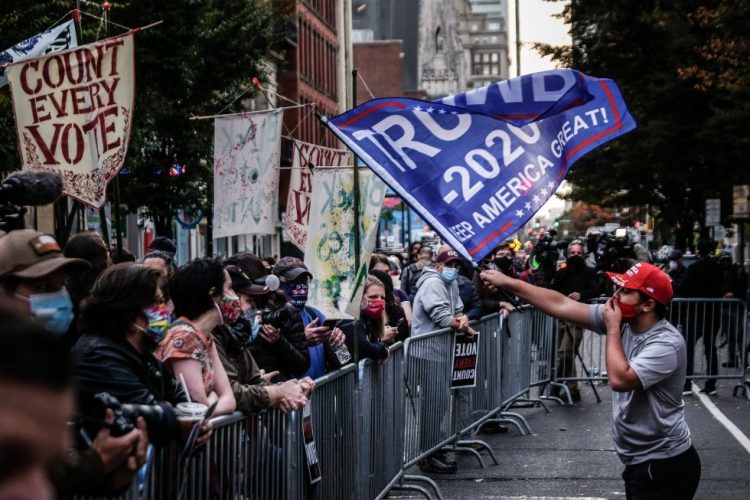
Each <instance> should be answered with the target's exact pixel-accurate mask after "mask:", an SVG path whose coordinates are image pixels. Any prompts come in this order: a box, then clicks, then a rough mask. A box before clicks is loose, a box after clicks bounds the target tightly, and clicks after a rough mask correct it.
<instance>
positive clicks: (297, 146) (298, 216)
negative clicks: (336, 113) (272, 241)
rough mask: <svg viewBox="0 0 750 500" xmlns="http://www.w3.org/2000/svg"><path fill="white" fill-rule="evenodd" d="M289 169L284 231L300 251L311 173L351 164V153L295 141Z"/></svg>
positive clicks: (305, 228)
mask: <svg viewBox="0 0 750 500" xmlns="http://www.w3.org/2000/svg"><path fill="white" fill-rule="evenodd" d="M292 154H293V156H292V170H291V172H290V176H289V197H288V198H287V202H286V212H285V216H284V229H286V232H287V235H288V236H289V240H290V241H291V242H292V243H294V245H296V246H297V248H299V249H300V250H302V251H304V250H305V245H306V244H307V223H308V222H309V220H310V203H311V198H310V194H311V192H312V177H313V175H314V170H313V169H312V168H310V165H312V166H314V167H315V168H316V169H318V168H325V167H340V166H344V165H351V164H352V154H351V153H350V152H348V151H345V150H343V149H331V148H324V147H323V146H318V145H316V144H310V143H307V142H302V141H297V140H295V141H294V149H293V153H292Z"/></svg>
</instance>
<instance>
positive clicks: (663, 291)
mask: <svg viewBox="0 0 750 500" xmlns="http://www.w3.org/2000/svg"><path fill="white" fill-rule="evenodd" d="M691 267H692V266H691ZM607 277H608V278H609V279H610V280H611V281H612V282H613V283H614V285H615V286H616V287H618V288H617V289H616V291H615V293H614V295H613V297H612V298H611V299H609V300H608V301H607V303H606V304H597V305H586V304H582V303H581V302H579V301H577V300H573V299H571V298H569V297H566V296H565V295H563V294H561V293H559V292H556V291H554V290H547V289H544V288H540V287H535V286H533V285H530V284H528V283H524V282H523V281H521V280H513V279H509V278H508V277H507V276H504V275H503V274H501V273H498V272H497V271H491V270H489V271H484V272H482V279H483V280H484V281H486V282H487V284H491V285H493V286H496V287H502V288H504V289H506V290H507V291H508V292H510V293H513V294H515V295H518V296H519V297H520V298H521V299H523V300H524V301H525V302H528V303H529V304H531V305H533V306H534V307H537V308H538V309H540V310H541V311H543V312H544V313H546V314H548V315H550V316H554V317H556V318H559V319H561V320H565V321H569V322H573V323H578V324H582V325H585V326H586V327H587V328H589V329H591V330H593V331H595V332H597V333H600V334H604V335H606V337H607V339H606V340H607V342H606V368H607V376H608V383H609V386H610V388H611V389H612V436H613V440H614V444H615V451H616V452H617V454H618V456H619V457H620V460H621V461H622V462H623V463H624V464H625V471H624V472H623V474H622V477H623V479H624V480H625V495H626V496H627V498H693V495H694V494H695V491H696V490H697V488H698V483H699V481H700V475H701V463H700V458H699V456H698V453H697V452H696V450H695V448H693V446H692V443H691V437H690V430H689V429H688V426H687V423H686V422H685V415H684V402H683V399H682V394H681V392H682V388H683V384H684V382H685V372H686V366H687V359H688V354H687V347H686V345H685V340H684V339H683V338H682V335H681V334H680V332H679V331H678V330H677V328H675V327H674V326H673V325H672V324H670V323H669V322H668V321H667V320H666V319H664V316H665V314H666V310H667V306H668V305H669V302H670V301H671V300H672V295H673V291H672V284H671V282H670V279H669V276H667V274H666V273H664V272H662V271H660V270H659V269H657V268H656V267H654V266H652V265H651V264H647V263H638V264H636V265H634V266H632V267H631V268H630V269H628V270H627V271H626V272H625V273H624V274H615V273H607Z"/></svg>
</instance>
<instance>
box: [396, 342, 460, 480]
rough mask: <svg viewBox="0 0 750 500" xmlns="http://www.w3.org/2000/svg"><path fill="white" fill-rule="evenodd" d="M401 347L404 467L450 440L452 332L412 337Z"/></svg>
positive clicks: (451, 435) (451, 436)
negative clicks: (404, 373) (404, 350)
mask: <svg viewBox="0 0 750 500" xmlns="http://www.w3.org/2000/svg"><path fill="white" fill-rule="evenodd" d="M405 348H406V357H405V361H406V368H405V371H406V376H405V378H404V381H405V384H406V387H405V390H406V426H405V458H404V468H408V467H411V466H412V465H414V464H416V463H417V462H419V461H420V460H422V459H424V458H426V457H428V456H430V455H431V454H432V453H433V452H434V451H436V450H438V449H440V448H441V447H442V446H444V445H445V444H447V443H449V442H450V441H451V440H452V439H453V437H454V436H453V434H452V429H451V406H452V405H451V390H450V377H451V368H452V366H451V362H452V360H453V357H452V352H451V349H452V348H453V329H445V330H439V331H437V332H432V333H428V334H425V335H420V336H419V337H412V338H410V339H407V341H406V346H405Z"/></svg>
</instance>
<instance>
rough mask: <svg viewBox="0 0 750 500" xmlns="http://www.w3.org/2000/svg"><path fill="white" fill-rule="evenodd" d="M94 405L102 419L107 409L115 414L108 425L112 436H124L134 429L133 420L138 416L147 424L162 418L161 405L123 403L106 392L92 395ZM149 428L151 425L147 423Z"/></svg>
mask: <svg viewBox="0 0 750 500" xmlns="http://www.w3.org/2000/svg"><path fill="white" fill-rule="evenodd" d="M94 405H95V407H97V409H98V410H99V411H98V412H97V413H99V414H100V415H102V419H104V415H105V413H106V411H107V409H110V410H112V413H114V414H115V421H114V422H113V423H112V424H111V425H110V434H111V435H112V436H114V437H119V436H124V435H125V434H127V433H128V432H130V431H132V430H133V429H135V421H136V419H137V418H138V417H143V419H144V420H145V421H146V423H147V424H151V423H156V422H160V421H162V420H163V419H164V410H163V409H162V407H161V406H157V405H153V406H151V405H135V404H123V403H120V401H119V400H118V399H117V398H116V397H114V396H112V395H111V394H110V393H108V392H100V393H98V394H96V395H94ZM149 428H152V426H151V425H149Z"/></svg>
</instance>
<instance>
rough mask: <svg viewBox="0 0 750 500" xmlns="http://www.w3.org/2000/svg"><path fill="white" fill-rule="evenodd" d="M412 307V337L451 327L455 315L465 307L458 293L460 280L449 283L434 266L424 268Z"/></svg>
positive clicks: (418, 281)
mask: <svg viewBox="0 0 750 500" xmlns="http://www.w3.org/2000/svg"><path fill="white" fill-rule="evenodd" d="M412 308H413V311H414V313H413V315H414V316H413V320H412V326H411V336H412V337H418V336H420V335H424V334H426V333H429V332H434V331H436V330H442V329H443V328H447V327H449V326H450V325H451V323H452V322H453V317H454V315H455V314H456V313H459V312H461V311H463V309H464V305H463V303H462V302H461V297H460V296H459V294H458V281H454V282H452V283H450V284H448V283H446V282H445V281H443V278H442V276H440V274H439V273H438V272H437V271H436V270H435V268H434V267H426V268H424V270H423V271H422V274H421V276H420V277H419V279H418V280H417V294H416V296H415V297H414V305H413V306H412Z"/></svg>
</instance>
